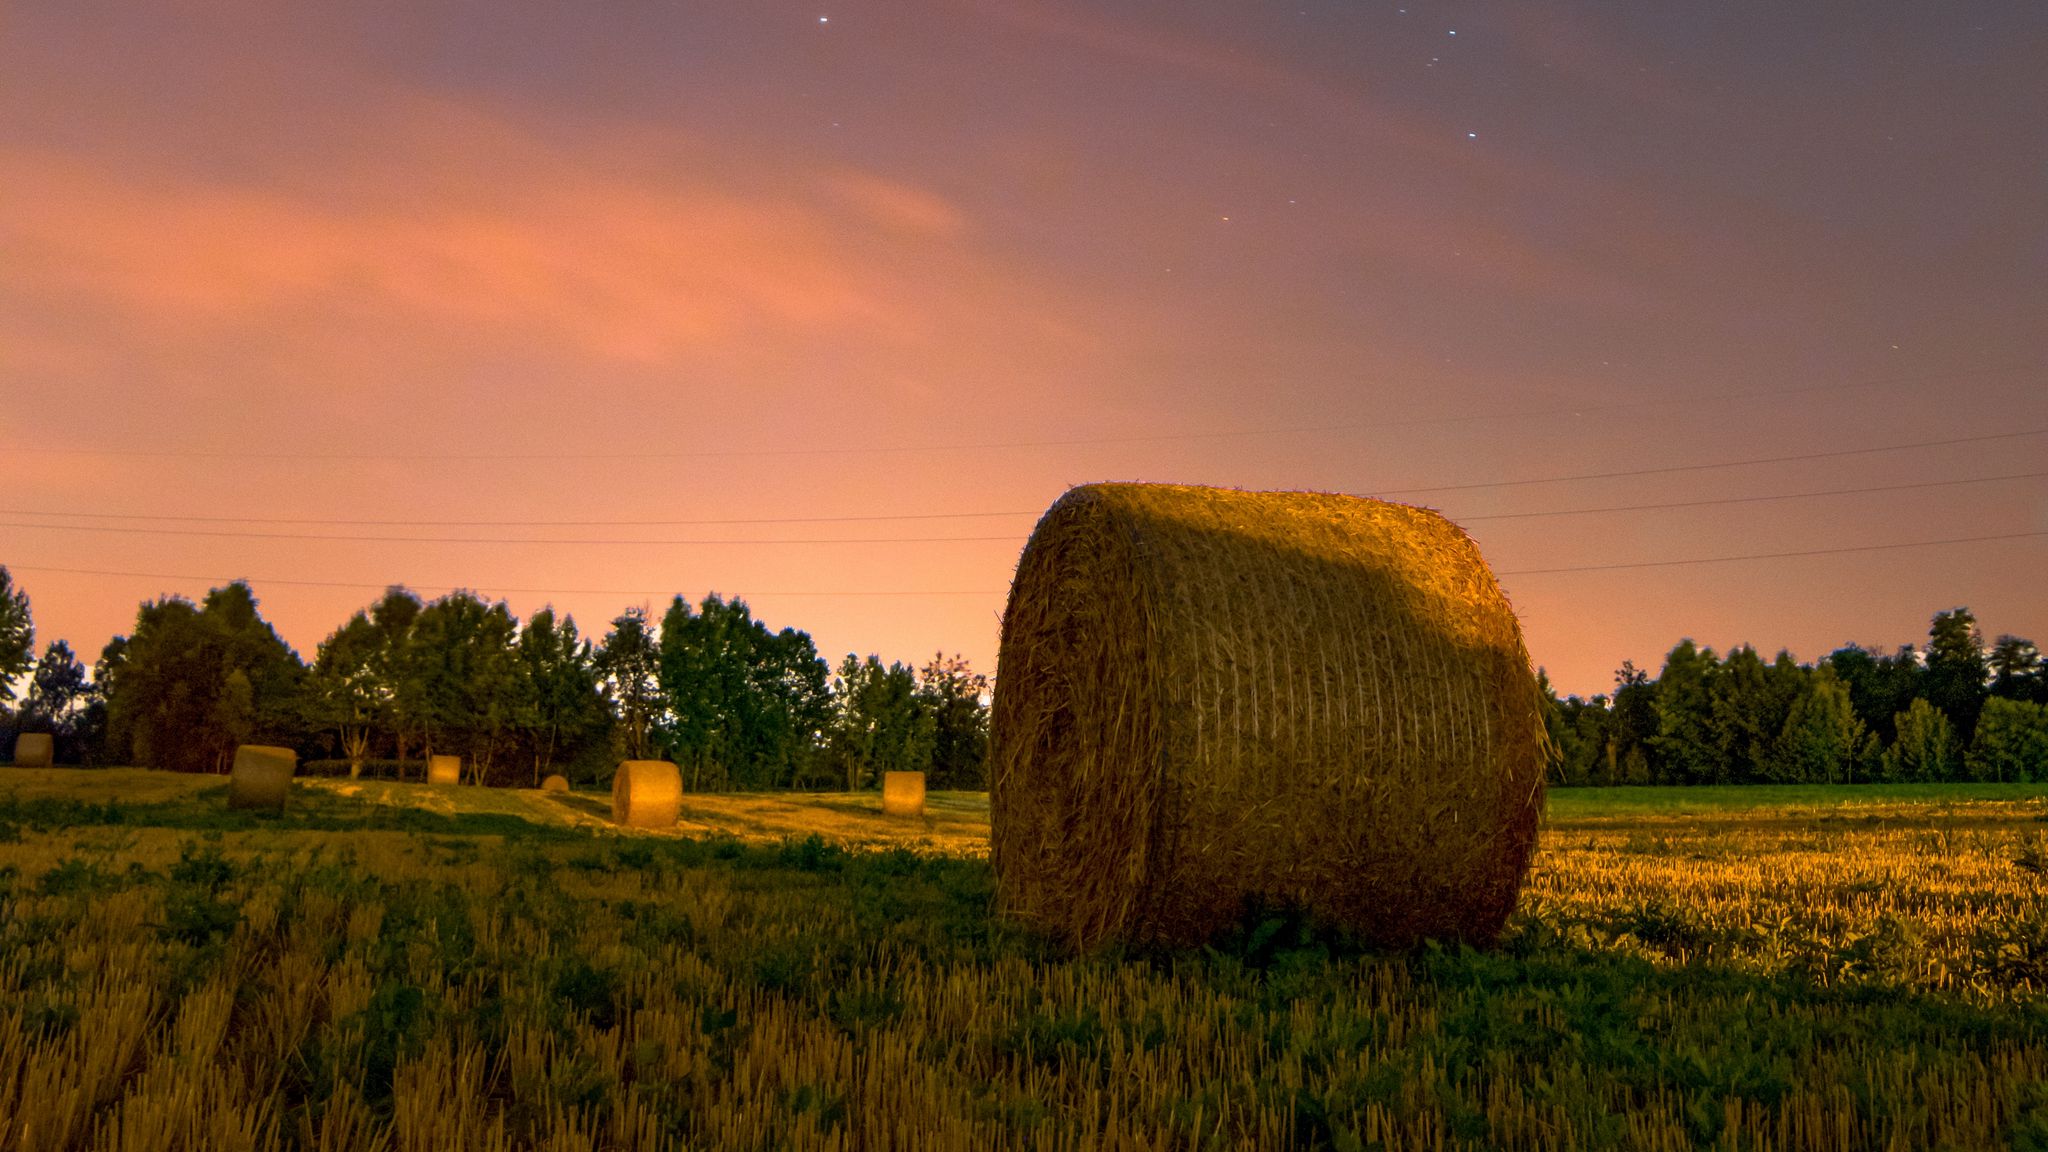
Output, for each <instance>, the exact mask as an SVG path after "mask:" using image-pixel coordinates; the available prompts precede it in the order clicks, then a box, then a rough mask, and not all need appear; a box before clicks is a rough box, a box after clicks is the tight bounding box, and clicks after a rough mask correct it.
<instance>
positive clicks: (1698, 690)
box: [1649, 638, 1727, 784]
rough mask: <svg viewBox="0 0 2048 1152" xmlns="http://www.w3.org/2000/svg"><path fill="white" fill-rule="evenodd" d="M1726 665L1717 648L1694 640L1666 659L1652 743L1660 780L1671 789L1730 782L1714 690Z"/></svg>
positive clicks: (1657, 695) (1659, 683)
mask: <svg viewBox="0 0 2048 1152" xmlns="http://www.w3.org/2000/svg"><path fill="white" fill-rule="evenodd" d="M1719 681H1720V666H1719V665H1718V663H1716V661H1715V657H1714V650H1713V649H1712V648H1700V647H1698V646H1696V645H1694V644H1693V642H1692V640H1691V639H1690V638H1688V639H1685V640H1681V641H1679V642H1678V646H1677V647H1675V648H1673V649H1672V650H1671V652H1670V653H1669V654H1668V655H1666V656H1665V657H1664V671H1663V673H1662V674H1661V675H1659V676H1658V677H1657V690H1656V693H1655V695H1654V697H1653V698H1652V699H1651V703H1650V710H1651V712H1652V713H1653V714H1654V715H1655V717H1656V730H1655V732H1654V733H1653V734H1652V735H1651V736H1650V737H1649V743H1650V746H1651V747H1652V748H1654V749H1655V750H1656V752H1657V761H1658V763H1659V765H1660V766H1661V773H1660V775H1659V777H1658V779H1659V780H1661V781H1663V782H1665V783H1671V784H1716V783H1720V782H1722V781H1724V780H1725V779H1727V768H1726V764H1725V759H1724V757H1723V756H1722V755H1721V754H1720V751H1719V749H1718V748H1717V747H1716V745H1715V739H1714V728H1713V719H1714V697H1713V691H1714V689H1715V688H1716V687H1717V686H1718V684H1719Z"/></svg>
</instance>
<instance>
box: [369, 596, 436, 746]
mask: <svg viewBox="0 0 2048 1152" xmlns="http://www.w3.org/2000/svg"><path fill="white" fill-rule="evenodd" d="M425 609H426V605H425V604H424V603H423V602H422V601H421V600H420V598H419V597H418V596H416V595H414V594H413V593H412V592H411V591H410V590H409V589H407V588H406V587H405V586H404V585H401V584H393V585H391V586H390V587H388V588H386V589H384V595H383V597H382V598H381V599H379V600H378V601H377V602H376V603H375V604H372V605H370V608H369V619H370V630H371V633H372V635H373V636H374V643H372V644H370V650H371V656H370V680H371V684H372V685H373V686H374V689H375V692H376V695H377V698H378V701H379V705H380V707H379V711H380V712H381V713H382V714H383V716H384V717H385V719H386V722H387V723H389V724H390V726H391V758H392V759H394V760H400V761H403V760H404V759H405V753H406V750H407V749H409V748H410V747H411V746H412V738H413V737H415V736H421V737H424V735H425V727H426V707H427V705H426V701H424V700H422V699H421V698H420V696H419V681H418V679H417V678H416V677H415V676H414V675H413V670H412V664H413V635H412V632H413V625H415V624H417V623H418V622H419V618H420V613H421V612H422V611H424V610H425Z"/></svg>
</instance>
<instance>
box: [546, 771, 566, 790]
mask: <svg viewBox="0 0 2048 1152" xmlns="http://www.w3.org/2000/svg"><path fill="white" fill-rule="evenodd" d="M540 790H541V791H543V792H567V791H568V790H569V778H568V777H567V776H564V775H562V774H561V773H560V772H557V773H555V774H554V775H552V776H550V777H548V778H547V779H545V780H543V781H541V782H540Z"/></svg>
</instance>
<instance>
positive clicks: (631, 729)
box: [592, 607, 662, 760]
mask: <svg viewBox="0 0 2048 1152" xmlns="http://www.w3.org/2000/svg"><path fill="white" fill-rule="evenodd" d="M592 665H593V668H594V669H595V671H596V673H597V683H598V688H599V689H600V690H601V691H602V692H603V693H604V698H605V702H606V703H607V704H608V705H610V707H611V712H612V715H613V716H614V717H615V718H616V719H617V726H616V728H615V729H614V734H615V735H616V737H617V739H618V745H619V752H620V753H621V754H622V755H623V756H624V757H625V758H626V759H632V760H644V759H646V758H647V756H648V755H649V752H650V750H651V749H652V748H653V746H654V744H653V741H654V737H655V735H656V731H655V728H656V725H658V724H659V723H660V722H661V720H662V694H661V648H660V646H659V645H658V644H657V643H656V642H655V638H654V634H653V632H652V631H651V630H650V629H649V628H648V627H647V610H646V609H644V608H637V607H636V608H628V609H626V610H625V611H624V612H623V613H621V614H620V615H619V616H618V618H617V619H615V620H613V621H612V630H611V631H610V632H607V633H606V634H605V638H604V644H603V645H602V646H601V647H599V648H598V650H597V654H596V656H595V657H594V658H593V659H592Z"/></svg>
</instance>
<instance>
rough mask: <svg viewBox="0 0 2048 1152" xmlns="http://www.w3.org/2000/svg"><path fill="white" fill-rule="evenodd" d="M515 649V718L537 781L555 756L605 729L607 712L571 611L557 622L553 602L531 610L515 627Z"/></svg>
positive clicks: (587, 642)
mask: <svg viewBox="0 0 2048 1152" xmlns="http://www.w3.org/2000/svg"><path fill="white" fill-rule="evenodd" d="M517 654H518V662H519V683H518V700H519V721H520V726H521V728H522V729H523V730H524V732H525V735H526V741H527V751H528V753H529V755H530V757H531V762H532V764H533V783H534V784H535V785H536V786H538V785H539V784H540V781H541V778H542V777H543V776H545V775H546V774H547V772H548V771H549V769H550V768H552V767H553V766H554V764H555V761H556V758H557V757H558V756H561V755H562V754H563V753H564V752H565V751H567V750H570V749H574V748H578V747H580V746H581V745H583V744H584V743H585V742H586V741H588V740H590V739H592V738H594V737H596V736H598V735H600V734H601V733H603V732H605V731H607V730H608V729H609V728H610V720H611V716H610V713H609V712H607V711H606V710H605V703H604V696H603V695H602V694H601V693H600V692H599V691H598V687H597V669H596V667H595V664H594V658H593V656H592V653H591V650H590V642H589V641H588V640H585V639H583V638H582V637H581V636H579V635H578V634H577V631H576V618H575V617H573V616H567V617H563V619H562V620H561V622H560V623H559V624H558V623H556V621H555V610H554V609H553V608H542V609H541V610H540V611H538V612H535V613H534V614H533V616H532V618H531V619H529V620H528V621H527V622H526V627H525V628H524V629H522V630H521V631H520V633H519V643H518V653H517Z"/></svg>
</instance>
